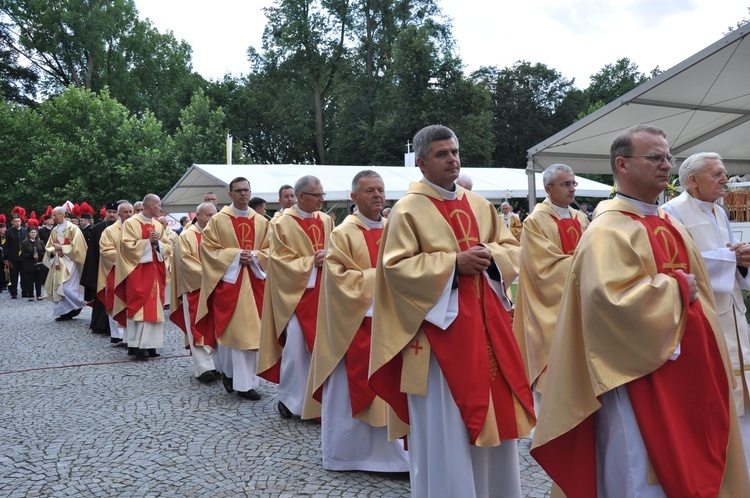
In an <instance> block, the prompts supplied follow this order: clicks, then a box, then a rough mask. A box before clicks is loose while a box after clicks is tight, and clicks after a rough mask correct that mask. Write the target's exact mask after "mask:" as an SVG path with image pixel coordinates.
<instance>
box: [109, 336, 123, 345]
mask: <svg viewBox="0 0 750 498" xmlns="http://www.w3.org/2000/svg"><path fill="white" fill-rule="evenodd" d="M109 342H111V343H112V344H117V343H118V342H122V339H120V338H119V337H110V338H109Z"/></svg>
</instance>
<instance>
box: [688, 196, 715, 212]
mask: <svg viewBox="0 0 750 498" xmlns="http://www.w3.org/2000/svg"><path fill="white" fill-rule="evenodd" d="M691 197H692V196H691ZM693 200H694V201H695V203H696V204H698V207H699V208H700V210H701V211H703V212H704V213H706V214H711V213H712V212H713V210H714V206H716V204H715V203H713V202H708V201H702V200H700V199H696V198H695V197H693Z"/></svg>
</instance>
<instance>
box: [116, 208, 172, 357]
mask: <svg viewBox="0 0 750 498" xmlns="http://www.w3.org/2000/svg"><path fill="white" fill-rule="evenodd" d="M160 214H161V199H160V198H159V196H157V195H156V194H147V195H146V196H145V197H144V198H143V211H141V212H140V213H139V214H136V215H134V216H132V217H130V218H128V220H127V221H125V222H124V223H123V224H122V237H121V239H120V248H119V251H118V252H117V256H116V260H115V294H116V295H117V297H118V298H119V299H116V300H115V308H114V314H115V317H116V319H117V320H118V322H120V323H123V322H124V323H126V328H125V336H126V339H125V340H126V342H127V344H128V354H129V355H131V356H134V357H135V359H146V358H149V357H150V358H155V357H158V356H160V355H159V354H158V353H157V352H156V349H157V348H161V347H163V346H164V299H165V296H164V291H165V289H166V286H167V266H166V261H167V260H168V259H169V257H170V256H171V251H172V247H171V246H170V245H169V243H168V242H167V240H166V237H165V236H164V227H163V226H162V224H161V223H159V215H160Z"/></svg>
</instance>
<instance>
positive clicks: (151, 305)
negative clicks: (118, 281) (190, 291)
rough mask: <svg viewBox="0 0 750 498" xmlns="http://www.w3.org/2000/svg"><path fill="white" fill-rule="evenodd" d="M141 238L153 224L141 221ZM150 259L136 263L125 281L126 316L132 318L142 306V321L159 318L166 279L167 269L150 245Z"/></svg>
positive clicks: (149, 231)
mask: <svg viewBox="0 0 750 498" xmlns="http://www.w3.org/2000/svg"><path fill="white" fill-rule="evenodd" d="M139 223H140V225H141V238H143V239H148V237H149V235H150V234H151V232H152V231H153V230H154V226H153V225H152V224H150V223H141V222H139ZM150 248H151V249H150V250H151V253H152V254H151V256H152V261H151V262H150V263H138V265H137V266H136V267H135V269H134V270H133V271H132V272H131V273H130V275H128V278H127V280H126V281H125V295H126V296H127V300H126V301H125V303H126V306H127V308H126V309H127V318H132V317H133V316H135V314H136V313H137V312H138V311H139V310H140V309H141V308H143V321H144V322H156V321H158V319H159V314H158V306H161V305H163V303H164V285H165V283H166V281H167V269H166V267H165V266H164V263H162V262H161V261H159V260H158V259H157V255H156V249H155V248H154V246H150ZM157 293H158V299H157Z"/></svg>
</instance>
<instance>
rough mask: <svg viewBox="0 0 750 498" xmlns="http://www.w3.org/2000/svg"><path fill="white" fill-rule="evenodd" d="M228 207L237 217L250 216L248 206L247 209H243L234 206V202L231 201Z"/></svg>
mask: <svg viewBox="0 0 750 498" xmlns="http://www.w3.org/2000/svg"><path fill="white" fill-rule="evenodd" d="M229 207H230V208H232V211H234V214H235V215H237V217H238V218H249V217H250V206H248V207H247V209H245V210H244V211H243V210H242V209H239V208H237V207H235V205H234V203H231V204H230V205H229Z"/></svg>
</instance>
